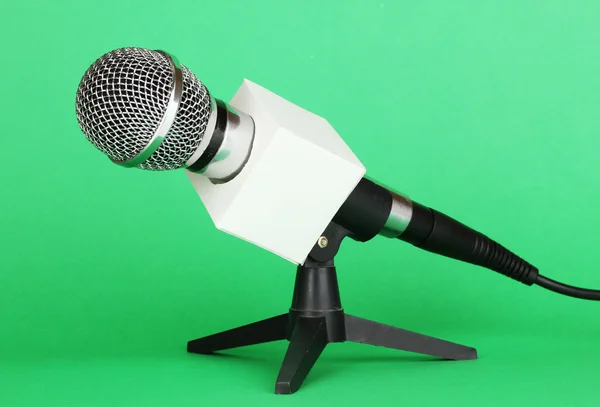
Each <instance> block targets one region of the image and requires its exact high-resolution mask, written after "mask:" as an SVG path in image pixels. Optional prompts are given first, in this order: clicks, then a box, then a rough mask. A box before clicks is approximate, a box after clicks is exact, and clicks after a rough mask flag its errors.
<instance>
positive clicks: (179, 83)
mask: <svg viewBox="0 0 600 407" xmlns="http://www.w3.org/2000/svg"><path fill="white" fill-rule="evenodd" d="M157 52H160V53H161V54H163V55H165V56H166V57H167V58H168V59H169V62H170V64H171V68H172V69H173V88H172V89H171V94H170V96H169V102H168V103H167V109H166V111H165V114H164V115H163V118H162V121H161V122H160V124H159V125H158V128H157V129H156V131H155V132H154V135H153V136H152V138H151V139H150V140H149V141H148V144H147V145H146V147H144V149H143V150H142V151H140V152H139V153H138V154H137V155H136V156H135V157H133V158H130V159H128V160H124V161H116V160H112V161H113V162H114V163H116V164H119V165H121V166H123V167H128V168H132V167H137V166H138V165H140V164H141V163H143V162H144V161H146V160H147V159H148V158H150V156H151V155H152V154H154V152H155V151H156V150H158V147H160V145H161V144H162V142H163V141H164V139H165V138H166V137H167V133H168V132H169V130H170V129H171V126H172V125H173V122H174V121H175V116H176V115H177V110H178V109H179V103H180V102H181V94H182V93H183V72H182V70H181V64H180V63H179V61H178V60H177V58H176V57H175V56H173V55H171V54H168V53H167V52H164V51H160V50H157Z"/></svg>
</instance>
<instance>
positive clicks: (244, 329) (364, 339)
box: [187, 223, 477, 394]
mask: <svg viewBox="0 0 600 407" xmlns="http://www.w3.org/2000/svg"><path fill="white" fill-rule="evenodd" d="M348 235H349V232H348V231H347V230H345V229H344V228H342V227H340V226H338V225H336V224H335V223H332V224H330V225H329V227H328V228H327V229H326V230H325V232H324V233H323V236H321V238H320V239H319V241H318V243H317V244H315V246H314V248H313V249H312V251H311V252H310V254H309V257H308V259H307V260H306V262H305V263H304V265H301V266H298V270H297V273H296V283H295V287H294V295H293V298H292V306H291V308H290V310H289V312H288V313H285V314H282V315H278V316H275V317H273V318H269V319H265V320H262V321H258V322H254V323H251V324H248V325H244V326H241V327H238V328H234V329H231V330H228V331H224V332H221V333H217V334H214V335H210V336H207V337H204V338H200V339H196V340H193V341H190V342H188V345H187V350H188V352H191V353H201V354H209V353H213V352H216V351H220V350H225V349H232V348H237V347H241V346H247V345H255V344H259V343H265V342H272V341H279V340H284V339H286V340H288V341H289V342H290V344H289V346H288V349H287V352H286V354H285V357H284V359H283V364H282V366H281V370H280V371H279V375H278V377H277V381H276V384H275V393H277V394H290V393H294V392H295V391H297V390H298V389H299V388H300V386H301V385H302V382H303V381H304V379H305V378H306V376H307V375H308V373H309V372H310V370H311V368H312V367H313V365H314V364H315V362H316V361H317V359H318V358H319V355H320V354H321V352H322V351H323V349H325V346H326V345H327V344H328V343H330V342H344V341H351V342H360V343H365V344H370V345H376V346H383V347H387V348H393V349H400V350H405V351H410V352H416V353H421V354H426V355H431V356H437V357H440V358H444V359H452V360H468V359H476V358H477V351H476V350H475V349H474V348H470V347H467V346H463V345H458V344H455V343H452V342H447V341H444V340H441V339H436V338H432V337H429V336H425V335H421V334H418V333H415V332H410V331H406V330H404V329H400V328H395V327H391V326H389V325H383V324H380V323H377V322H373V321H369V320H366V319H362V318H358V317H354V316H352V315H348V314H345V313H344V310H343V308H342V305H341V300H340V292H339V287H338V281H337V275H336V270H335V266H334V263H333V258H334V256H335V255H336V253H337V252H338V250H339V247H340V244H341V242H342V240H343V239H344V237H346V236H348Z"/></svg>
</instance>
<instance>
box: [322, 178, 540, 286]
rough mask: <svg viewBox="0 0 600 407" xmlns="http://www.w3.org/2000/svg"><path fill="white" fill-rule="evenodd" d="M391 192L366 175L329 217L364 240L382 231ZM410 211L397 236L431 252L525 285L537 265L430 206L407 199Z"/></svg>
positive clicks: (534, 275) (535, 273) (535, 274)
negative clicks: (332, 215) (493, 272)
mask: <svg viewBox="0 0 600 407" xmlns="http://www.w3.org/2000/svg"><path fill="white" fill-rule="evenodd" d="M393 200H394V193H392V192H391V191H389V190H388V189H387V188H384V187H382V186H380V185H378V184H376V183H374V182H372V181H370V180H368V179H366V178H363V179H362V180H361V181H360V182H359V184H358V185H357V187H356V188H355V189H354V191H352V193H351V194H350V196H349V197H348V199H347V200H346V202H344V204H343V205H342V206H341V208H340V209H339V210H338V213H337V214H336V216H335V217H334V218H333V221H334V222H336V223H338V224H339V225H341V226H343V227H345V228H346V229H348V230H349V231H351V232H352V233H353V236H352V237H353V238H354V239H356V240H359V241H367V240H370V239H372V238H373V237H375V236H376V235H377V234H385V233H382V232H383V231H385V227H386V226H387V221H388V218H389V217H390V216H391V212H392V202H393ZM407 202H408V204H409V205H412V215H410V221H408V225H407V226H406V228H405V229H404V230H403V231H402V232H401V233H399V235H397V238H398V239H400V240H403V241H406V242H408V243H411V244H412V245H414V246H416V247H418V248H420V249H423V250H427V251H429V252H431V253H436V254H440V255H442V256H445V257H449V258H453V259H456V260H460V261H463V262H466V263H470V264H474V265H477V266H481V267H485V268H487V269H490V270H493V271H496V272H498V273H500V274H503V275H505V276H507V277H510V278H512V279H514V280H517V281H520V282H522V283H524V284H526V285H532V284H534V283H535V282H536V280H537V277H538V269H537V268H536V267H534V266H533V265H531V264H529V263H528V262H526V261H525V260H523V259H522V258H520V257H519V256H517V255H516V254H514V253H512V252H511V251H510V250H508V249H506V248H505V247H503V246H502V245H500V244H499V243H497V242H495V241H494V240H492V239H490V238H489V237H487V236H485V235H483V234H482V233H479V232H477V231H475V230H473V229H471V228H470V227H468V226H466V225H464V224H462V223H460V222H458V221H457V220H455V219H452V218H451V217H449V216H447V215H445V214H443V213H441V212H438V211H436V210H434V209H431V208H428V207H426V206H423V205H421V204H419V203H417V202H414V201H410V200H408V199H407Z"/></svg>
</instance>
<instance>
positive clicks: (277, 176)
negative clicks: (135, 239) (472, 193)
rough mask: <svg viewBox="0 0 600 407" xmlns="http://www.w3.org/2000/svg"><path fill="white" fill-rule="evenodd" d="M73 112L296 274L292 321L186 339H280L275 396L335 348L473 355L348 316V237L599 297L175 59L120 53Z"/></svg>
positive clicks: (310, 126)
mask: <svg viewBox="0 0 600 407" xmlns="http://www.w3.org/2000/svg"><path fill="white" fill-rule="evenodd" d="M76 113H77V120H78V123H79V125H80V127H81V130H82V131H83V133H84V135H85V136H86V138H87V139H88V140H89V141H90V142H91V143H92V144H93V145H94V146H95V147H96V148H97V149H99V150H100V151H102V152H103V153H105V154H106V155H107V156H108V157H109V158H110V160H111V161H113V162H114V163H116V164H118V165H121V166H123V167H129V168H139V169H143V170H154V171H161V170H176V169H183V171H184V172H185V173H186V174H187V176H188V178H189V180H190V182H191V184H192V186H193V188H194V189H195V190H196V192H197V193H198V196H199V197H200V199H201V200H202V203H203V204H204V206H205V207H206V209H207V210H208V213H209V214H210V217H211V219H212V220H213V222H214V224H215V226H216V227H217V228H218V229H220V230H222V231H224V232H227V233H230V234H232V235H234V236H237V237H239V238H241V239H244V240H246V241H248V242H250V243H253V244H255V245H257V246H259V247H262V248H264V249H266V250H269V251H270V252H272V253H275V254H277V255H279V256H281V257H283V258H285V259H287V260H289V261H290V262H292V263H295V264H297V265H298V266H297V272H296V283H295V288H294V295H293V300H292V306H291V308H290V310H289V312H288V313H285V314H282V315H279V316H276V317H273V318H268V319H266V320H263V321H258V322H255V323H252V324H248V325H244V326H241V327H239V328H235V329H232V330H229V331H225V332H222V333H218V334H215V335H210V336H207V337H203V338H200V339H196V340H193V341H190V342H189V343H188V351H189V352H193V353H201V354H206V353H213V352H216V351H219V350H225V349H231V348H236V347H239V346H245V345H252V344H257V343H263V342H269V341H275V340H284V339H287V340H289V341H290V345H289V348H288V351H287V353H286V355H285V358H284V361H283V364H282V368H281V370H280V372H279V376H278V378H277V381H276V386H275V391H276V393H293V392H295V391H296V390H298V388H299V387H300V385H301V384H302V382H303V381H304V378H305V377H306V375H307V374H308V373H309V371H310V369H311V368H312V366H313V364H314V363H315V362H316V360H317V358H318V357H319V355H320V353H321V352H322V351H323V349H324V348H325V346H326V345H327V343H330V342H344V341H354V342H360V343H367V344H372V345H379V346H385V347H389V348H395V349H402V350H408V351H412V352H418V353H423V354H428V355H433V356H437V357H441V358H445V359H456V360H464V359H474V358H476V357H477V353H476V351H475V349H473V348H470V347H466V346H463V345H458V344H454V343H451V342H447V341H443V340H440V339H435V338H431V337H426V336H424V335H420V334H417V333H413V332H409V331H405V330H402V329H399V328H393V327H390V326H386V325H382V324H378V323H376V322H372V321H368V320H365V319H362V318H357V317H353V316H351V315H348V314H346V313H345V312H344V310H343V308H342V306H341V300H340V295H339V289H338V284H337V276H336V270H335V266H334V261H333V260H334V256H335V255H336V254H337V252H338V250H339V248H340V244H341V242H342V240H343V239H344V238H345V237H350V238H352V239H354V240H357V241H361V242H366V241H369V240H371V239H373V238H374V237H375V236H378V235H379V236H385V237H389V238H398V239H400V240H403V241H406V242H408V243H411V244H412V245H414V246H416V247H418V248H421V249H423V250H427V251H430V252H432V253H436V254H440V255H443V256H447V257H450V258H453V259H457V260H460V261H464V262H467V263H470V264H474V265H477V266H481V267H484V268H487V269H490V270H493V271H496V272H498V273H500V274H503V275H505V276H507V277H510V278H512V279H514V280H516V281H519V282H521V283H523V284H526V285H533V284H537V285H539V286H541V287H544V288H546V289H549V290H552V291H554V292H557V293H560V294H564V295H568V296H573V297H577V298H583V299H590V300H600V291H597V290H589V289H584V288H578V287H573V286H569V285H565V284H562V283H559V282H556V281H554V280H551V279H549V278H546V277H544V276H542V275H540V274H539V272H538V269H537V268H536V267H534V266H533V265H531V264H529V263H528V262H527V261H525V260H523V259H521V258H520V257H518V256H517V255H515V254H514V253H512V252H510V251H509V250H508V249H506V248H505V247H503V246H501V245H500V244H498V243H497V242H495V241H493V240H492V239H490V238H488V237H487V236H485V235H483V234H482V233H479V232H477V231H475V230H473V229H471V228H469V227H467V226H465V225H463V224H462V223H460V222H458V221H456V220H454V219H452V218H450V217H449V216H446V215H444V214H443V213H441V212H438V211H436V210H434V209H432V208H429V207H427V206H424V205H421V204H419V203H417V202H414V201H412V200H410V199H409V198H407V197H406V196H403V195H400V194H398V193H395V192H394V191H390V190H388V189H387V188H384V187H382V186H381V185H378V184H377V183H375V182H373V181H370V180H368V179H367V178H365V177H364V175H365V168H364V166H363V165H362V164H361V162H360V161H359V159H358V158H357V157H356V156H355V155H354V153H353V152H352V151H351V150H350V148H349V147H348V146H347V145H346V143H345V142H344V141H343V140H342V138H341V137H340V136H339V135H338V134H337V132H336V131H335V130H334V129H333V127H332V126H331V125H330V124H329V123H328V122H327V121H326V120H325V119H323V118H322V117H319V116H318V115H315V114H314V113H311V112H309V111H307V110H305V109H303V108H301V107H299V106H296V105H294V104H293V103H290V102H289V101H287V100H285V99H284V98H282V97H280V96H278V95H276V94H275V93H273V92H271V91H269V90H267V89H265V88H263V87H261V86H260V85H258V84H255V83H253V82H251V81H248V80H245V81H244V82H243V83H242V85H241V86H240V88H239V89H238V91H237V93H236V94H235V96H234V97H233V99H232V100H231V101H230V102H229V103H225V102H223V101H222V100H220V99H217V98H215V97H214V96H212V95H211V94H210V92H209V91H208V89H207V88H206V87H205V86H204V85H203V84H202V82H200V81H199V80H198V78H196V76H195V75H194V74H193V73H192V72H191V71H190V70H189V69H187V67H185V66H184V65H182V64H181V63H180V62H179V61H178V60H177V58H175V57H174V56H173V55H171V54H169V53H167V52H164V51H154V50H149V49H145V48H120V49H116V50H114V51H111V52H108V53H106V54H104V55H103V56H101V57H100V58H98V59H97V60H96V61H95V62H94V63H93V64H92V65H91V66H90V67H89V68H88V69H87V71H86V72H85V74H84V75H83V78H82V79H81V81H80V84H79V87H78V89H77V95H76ZM372 263H373V262H371V264H372ZM369 272H370V271H369Z"/></svg>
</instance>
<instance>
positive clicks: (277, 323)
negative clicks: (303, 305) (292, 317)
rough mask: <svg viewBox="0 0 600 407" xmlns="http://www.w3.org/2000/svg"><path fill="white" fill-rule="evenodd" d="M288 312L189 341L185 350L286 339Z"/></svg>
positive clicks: (227, 347) (201, 349) (219, 348)
mask: <svg viewBox="0 0 600 407" xmlns="http://www.w3.org/2000/svg"><path fill="white" fill-rule="evenodd" d="M287 323H288V314H283V315H279V316H276V317H273V318H269V319H264V320H262V321H258V322H254V323H252V324H248V325H244V326H240V327H238V328H233V329H230V330H228V331H224V332H220V333H218V334H214V335H210V336H206V337H204V338H200V339H195V340H193V341H189V342H188V345H187V351H188V352H191V353H203V354H207V353H212V352H216V351H219V350H225V349H232V348H239V347H240V346H247V345H257V344H259V343H265V342H273V341H280V340H283V339H286V328H287Z"/></svg>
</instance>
